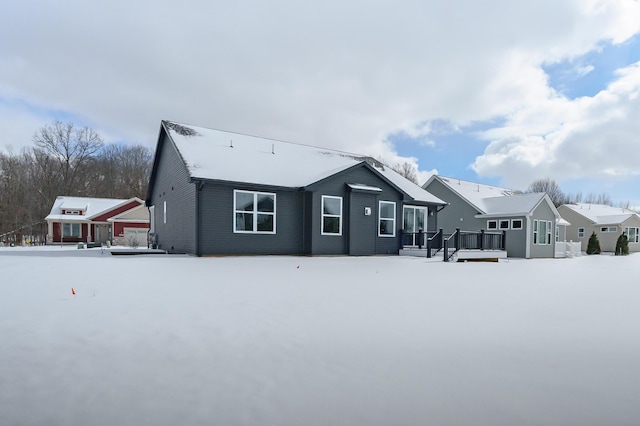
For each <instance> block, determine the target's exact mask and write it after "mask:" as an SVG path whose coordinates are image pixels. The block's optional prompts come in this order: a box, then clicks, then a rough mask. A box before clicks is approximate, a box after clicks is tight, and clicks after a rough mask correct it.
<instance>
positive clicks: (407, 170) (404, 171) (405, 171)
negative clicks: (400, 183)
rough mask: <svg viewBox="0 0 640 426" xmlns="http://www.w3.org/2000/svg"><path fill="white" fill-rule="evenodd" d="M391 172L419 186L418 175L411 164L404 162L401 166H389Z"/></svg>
mask: <svg viewBox="0 0 640 426" xmlns="http://www.w3.org/2000/svg"><path fill="white" fill-rule="evenodd" d="M391 168H392V169H393V170H395V171H396V172H397V173H398V174H399V175H400V176H403V177H405V178H407V179H408V180H410V181H411V182H413V183H415V184H416V185H419V183H418V173H417V172H416V168H415V166H414V165H413V164H411V163H409V162H408V161H405V162H404V163H402V164H396V165H395V166H391Z"/></svg>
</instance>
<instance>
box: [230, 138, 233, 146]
mask: <svg viewBox="0 0 640 426" xmlns="http://www.w3.org/2000/svg"><path fill="white" fill-rule="evenodd" d="M229 148H233V139H231V140H230V141H229Z"/></svg>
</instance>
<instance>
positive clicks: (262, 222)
mask: <svg viewBox="0 0 640 426" xmlns="http://www.w3.org/2000/svg"><path fill="white" fill-rule="evenodd" d="M233 210H234V215H233V231H234V232H237V233H260V234H275V233H276V194H272V193H269V192H256V191H240V190H234V191H233Z"/></svg>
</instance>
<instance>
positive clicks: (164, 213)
mask: <svg viewBox="0 0 640 426" xmlns="http://www.w3.org/2000/svg"><path fill="white" fill-rule="evenodd" d="M162 223H167V202H166V201H165V202H164V204H163V207H162Z"/></svg>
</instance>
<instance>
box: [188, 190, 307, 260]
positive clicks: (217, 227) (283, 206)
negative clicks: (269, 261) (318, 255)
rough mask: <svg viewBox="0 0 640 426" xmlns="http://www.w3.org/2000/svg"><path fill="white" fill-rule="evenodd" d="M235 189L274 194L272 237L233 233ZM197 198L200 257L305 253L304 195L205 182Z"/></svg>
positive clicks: (301, 193)
mask: <svg viewBox="0 0 640 426" xmlns="http://www.w3.org/2000/svg"><path fill="white" fill-rule="evenodd" d="M234 190H243V191H259V192H269V193H275V194H276V215H275V227H276V233H275V234H267V233H236V232H234V227H233V218H234V215H235V212H234V205H233V197H234ZM199 196H200V200H199V209H200V226H199V228H200V251H201V254H202V255H215V254H265V255H269V254H291V255H293V254H304V251H305V250H304V225H303V222H304V212H303V209H304V203H303V199H304V193H303V192H301V191H293V190H291V191H289V190H274V189H268V188H265V187H256V186H252V185H249V184H243V183H237V184H227V183H225V184H222V183H216V182H207V183H205V184H204V185H203V187H202V189H201V191H200V193H199Z"/></svg>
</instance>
